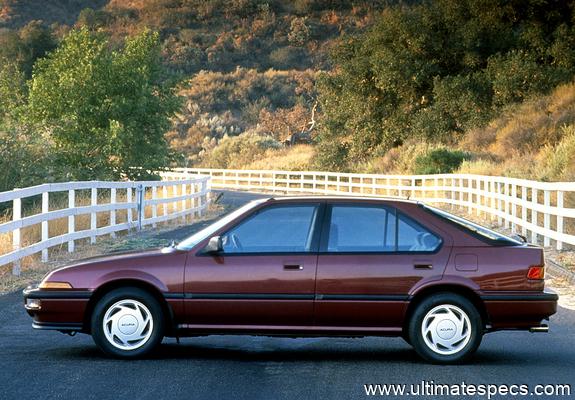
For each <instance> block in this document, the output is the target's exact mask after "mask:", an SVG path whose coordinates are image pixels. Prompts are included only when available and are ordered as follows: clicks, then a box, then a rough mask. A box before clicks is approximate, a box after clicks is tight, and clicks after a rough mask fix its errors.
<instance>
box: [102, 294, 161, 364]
mask: <svg viewBox="0 0 575 400" xmlns="http://www.w3.org/2000/svg"><path fill="white" fill-rule="evenodd" d="M91 327H92V338H93V339H94V342H95V343H96V345H97V346H98V347H99V348H100V349H102V351H104V353H106V354H108V355H110V356H113V357H117V358H137V357H142V356H144V355H145V354H148V353H149V352H150V351H152V350H153V349H154V348H155V347H156V346H157V345H158V344H159V343H160V342H161V341H162V338H163V337H164V315H163V312H162V307H161V306H160V304H159V303H158V301H157V300H156V299H155V298H154V297H153V296H152V295H151V294H150V293H148V292H146V291H144V290H142V289H138V288H131V287H127V288H119V289H115V290H113V291H111V292H109V293H107V294H105V295H104V297H102V298H101V299H100V301H98V303H97V304H96V306H95V307H94V311H93V313H92V317H91Z"/></svg>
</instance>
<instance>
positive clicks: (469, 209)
mask: <svg viewBox="0 0 575 400" xmlns="http://www.w3.org/2000/svg"><path fill="white" fill-rule="evenodd" d="M465 180H466V181H467V183H466V185H467V190H466V193H467V214H469V215H471V212H472V210H473V180H472V179H471V178H466V179H465Z"/></svg>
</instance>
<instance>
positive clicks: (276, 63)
mask: <svg viewBox="0 0 575 400" xmlns="http://www.w3.org/2000/svg"><path fill="white" fill-rule="evenodd" d="M269 62H270V66H271V67H273V68H276V69H284V70H286V69H304V68H306V67H308V66H309V59H308V57H307V56H306V52H305V50H304V49H301V48H297V47H291V46H286V47H280V48H279V49H275V50H273V51H272V52H271V53H270V56H269Z"/></svg>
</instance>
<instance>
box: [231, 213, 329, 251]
mask: <svg viewBox="0 0 575 400" xmlns="http://www.w3.org/2000/svg"><path fill="white" fill-rule="evenodd" d="M317 210H318V207H317V205H313V204H312V205H307V204H306V205H293V206H272V207H267V208H264V209H263V210H261V211H259V212H257V213H256V214H255V215H253V216H251V217H249V218H248V219H247V220H246V221H243V222H241V223H240V224H239V225H237V226H235V227H234V228H232V229H230V230H229V231H228V232H226V233H225V234H223V235H222V245H223V252H224V253H228V254H229V253H301V252H309V251H311V250H312V249H311V247H312V239H313V238H312V236H313V225H314V223H315V219H316V217H317Z"/></svg>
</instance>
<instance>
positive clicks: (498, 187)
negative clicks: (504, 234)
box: [497, 182, 503, 226]
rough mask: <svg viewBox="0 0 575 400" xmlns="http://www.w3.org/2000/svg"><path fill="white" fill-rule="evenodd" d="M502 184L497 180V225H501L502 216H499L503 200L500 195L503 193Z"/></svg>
mask: <svg viewBox="0 0 575 400" xmlns="http://www.w3.org/2000/svg"><path fill="white" fill-rule="evenodd" d="M502 185H503V184H502V183H501V182H497V224H498V225H499V226H502V225H503V218H501V211H503V210H502V208H503V200H502V199H501V196H502V194H503V186H502Z"/></svg>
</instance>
